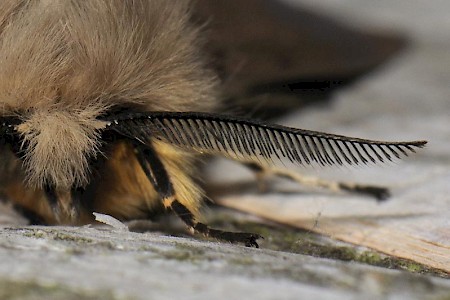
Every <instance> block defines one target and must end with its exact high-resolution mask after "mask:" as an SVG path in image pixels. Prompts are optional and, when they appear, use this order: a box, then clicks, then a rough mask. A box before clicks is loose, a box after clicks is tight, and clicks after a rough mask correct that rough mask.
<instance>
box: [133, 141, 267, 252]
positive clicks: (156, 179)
mask: <svg viewBox="0 0 450 300" xmlns="http://www.w3.org/2000/svg"><path fill="white" fill-rule="evenodd" d="M133 145H134V149H135V153H136V157H137V159H138V161H139V163H140V165H141V167H142V169H143V170H144V173H145V174H146V175H147V177H148V179H149V180H150V182H151V183H152V185H153V186H154V188H155V190H156V191H157V192H158V194H159V195H160V197H161V199H162V202H163V204H164V206H165V207H166V208H168V209H171V210H172V211H173V212H174V213H175V214H176V215H177V216H178V217H179V218H180V219H181V220H182V221H183V222H184V223H185V224H186V225H187V226H188V227H189V228H190V229H192V230H193V231H194V232H198V233H200V234H203V235H204V236H206V237H212V238H216V239H220V240H224V241H228V242H232V243H243V244H245V246H248V247H256V248H258V244H257V242H256V240H257V239H259V238H262V237H261V236H260V235H258V234H254V233H245V232H227V231H222V230H217V229H212V228H209V227H208V226H207V225H205V224H203V223H200V222H198V221H197V220H196V218H195V216H194V214H193V213H192V212H191V211H190V210H189V209H188V208H187V207H186V206H185V205H184V204H182V203H181V202H179V201H178V200H177V196H176V191H175V190H174V188H173V185H172V182H171V181H170V177H169V174H168V173H167V171H166V169H165V167H164V165H163V163H162V162H161V160H160V159H159V157H158V154H157V152H156V151H155V150H154V149H153V147H152V146H151V145H148V144H143V143H140V142H138V141H133Z"/></svg>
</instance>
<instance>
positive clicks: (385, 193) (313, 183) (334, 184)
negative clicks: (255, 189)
mask: <svg viewBox="0 0 450 300" xmlns="http://www.w3.org/2000/svg"><path fill="white" fill-rule="evenodd" d="M245 165H246V166H247V167H248V168H249V169H251V170H252V171H253V172H254V173H255V176H256V179H257V182H258V186H259V187H260V189H261V190H262V191H265V190H267V185H266V182H265V177H267V176H268V175H275V176H279V177H283V178H287V179H289V180H292V181H295V182H297V183H299V184H301V185H304V186H310V187H320V188H325V189H328V190H331V191H334V192H341V191H346V192H351V193H358V194H365V195H369V196H372V197H374V198H375V199H377V201H383V200H386V199H388V198H389V197H390V192H389V189H388V188H385V187H380V186H373V185H364V184H356V183H350V182H339V181H331V180H323V179H320V178H317V177H311V176H304V175H301V174H299V173H297V172H294V171H291V170H286V169H281V168H268V169H265V168H263V167H261V166H259V165H258V164H255V163H245Z"/></svg>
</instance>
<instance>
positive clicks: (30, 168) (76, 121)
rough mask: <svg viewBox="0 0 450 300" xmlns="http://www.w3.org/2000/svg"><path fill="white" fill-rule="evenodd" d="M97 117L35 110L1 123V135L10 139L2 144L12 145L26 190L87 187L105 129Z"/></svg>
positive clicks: (84, 111)
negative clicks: (24, 180)
mask: <svg viewBox="0 0 450 300" xmlns="http://www.w3.org/2000/svg"><path fill="white" fill-rule="evenodd" d="M98 113H99V111H98V109H95V108H93V107H92V108H88V109H82V110H76V109H75V110H74V109H72V110H70V109H67V110H64V109H53V110H35V111H33V112H28V113H25V114H20V115H19V117H17V118H9V119H8V118H6V119H4V120H5V121H4V122H2V135H3V134H5V135H9V136H10V137H12V138H10V139H8V138H7V139H6V141H7V142H10V143H13V144H14V145H12V146H13V150H14V151H15V152H16V153H17V154H18V156H19V158H20V159H21V160H22V162H23V167H24V171H25V176H26V183H27V184H28V185H29V186H31V187H37V188H42V187H44V186H45V185H50V186H55V187H57V188H61V189H67V188H71V187H77V186H84V185H86V184H87V183H88V178H89V161H90V159H93V158H95V157H96V156H97V153H98V151H99V146H100V130H101V129H102V128H104V127H105V124H104V122H102V121H100V120H98V119H97V116H98ZM12 120H15V121H14V122H13V121H12Z"/></svg>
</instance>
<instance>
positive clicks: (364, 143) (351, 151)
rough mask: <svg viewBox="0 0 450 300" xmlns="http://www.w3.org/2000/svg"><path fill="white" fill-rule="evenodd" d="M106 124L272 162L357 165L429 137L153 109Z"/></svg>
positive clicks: (137, 135)
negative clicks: (405, 138)
mask: <svg viewBox="0 0 450 300" xmlns="http://www.w3.org/2000/svg"><path fill="white" fill-rule="evenodd" d="M105 121H108V122H109V125H108V126H107V129H109V130H114V131H116V132H118V133H120V134H123V135H126V136H128V137H131V138H134V139H138V140H140V141H148V140H149V139H150V138H157V139H160V140H163V141H165V142H168V143H170V144H173V145H176V146H178V147H180V148H183V149H187V150H195V151H197V152H201V153H207V154H216V155H217V154H218V155H223V156H225V157H229V158H232V159H236V160H241V161H248V162H260V163H261V162H263V163H266V164H269V165H270V164H273V163H274V162H275V161H276V160H279V161H281V160H286V159H287V160H289V161H291V162H293V163H297V164H301V165H310V164H318V165H322V166H326V165H334V164H338V165H343V164H349V165H357V164H360V163H364V164H366V163H368V162H372V163H377V162H384V161H385V160H389V161H392V159H393V158H401V157H402V156H408V154H410V153H413V152H415V148H422V147H424V146H425V144H426V143H427V142H426V141H411V142H384V141H373V140H366V139H359V138H352V137H346V136H342V135H335V134H328V133H323V132H317V131H310V130H304V129H296V128H290V127H285V126H281V125H269V124H266V123H262V122H257V121H252V120H248V119H244V118H237V117H231V116H223V115H218V114H208V113H197V112H151V113H136V114H123V115H116V116H115V118H114V119H112V118H111V117H109V118H108V119H107V120H105Z"/></svg>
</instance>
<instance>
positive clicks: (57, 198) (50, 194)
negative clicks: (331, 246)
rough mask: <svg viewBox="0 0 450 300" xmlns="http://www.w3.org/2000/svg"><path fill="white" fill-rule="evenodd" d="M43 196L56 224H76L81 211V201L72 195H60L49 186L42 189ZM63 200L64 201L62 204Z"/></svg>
mask: <svg viewBox="0 0 450 300" xmlns="http://www.w3.org/2000/svg"><path fill="white" fill-rule="evenodd" d="M44 192H45V196H46V199H47V202H48V204H49V206H50V209H51V211H52V213H53V216H54V217H55V220H56V222H57V223H62V222H69V223H76V222H77V220H78V218H79V216H80V210H81V201H80V198H79V197H75V196H74V193H68V194H66V195H64V196H63V195H60V194H59V193H58V192H57V191H56V189H55V188H54V187H52V186H50V185H46V186H45V187H44ZM63 198H64V199H65V200H66V201H65V203H64V204H63V201H62V200H63Z"/></svg>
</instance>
